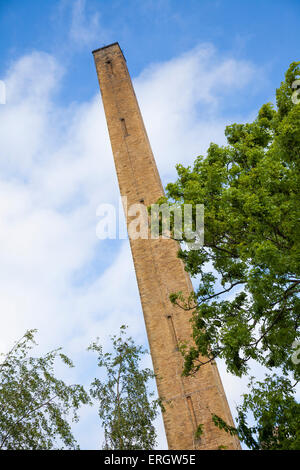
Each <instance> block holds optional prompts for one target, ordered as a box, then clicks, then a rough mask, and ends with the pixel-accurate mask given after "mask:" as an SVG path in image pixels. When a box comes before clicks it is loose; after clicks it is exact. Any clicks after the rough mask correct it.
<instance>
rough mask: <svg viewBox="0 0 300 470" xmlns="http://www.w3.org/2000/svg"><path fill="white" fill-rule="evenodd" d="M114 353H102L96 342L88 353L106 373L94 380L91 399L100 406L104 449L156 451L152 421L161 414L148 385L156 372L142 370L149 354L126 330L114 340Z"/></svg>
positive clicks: (121, 329)
mask: <svg viewBox="0 0 300 470" xmlns="http://www.w3.org/2000/svg"><path fill="white" fill-rule="evenodd" d="M111 339H112V346H113V351H112V352H106V353H104V352H103V349H102V346H101V345H100V344H99V343H98V341H97V342H94V343H93V344H92V345H91V346H90V347H89V350H91V351H94V352H96V353H97V355H98V365H99V367H100V368H102V369H104V371H105V378H103V379H100V378H95V380H94V381H93V383H92V384H91V395H92V396H93V397H94V398H95V399H96V400H97V402H98V404H99V417H100V419H101V422H102V425H103V428H104V436H105V442H104V444H103V448H104V449H121V450H124V449H153V448H154V446H155V443H156V431H155V428H154V425H153V420H154V419H155V418H156V416H157V413H158V406H159V401H158V400H151V398H152V396H153V393H154V392H151V393H149V392H148V389H147V385H148V381H149V380H150V379H152V378H153V377H154V374H153V372H152V371H151V370H150V369H148V368H146V369H141V368H140V364H139V363H140V360H141V358H142V356H143V355H144V354H145V353H146V352H147V351H146V350H145V349H144V348H142V347H141V346H137V345H135V343H134V341H133V340H132V338H130V337H126V327H125V326H122V327H121V328H120V334H119V336H116V335H115V336H112V338H111Z"/></svg>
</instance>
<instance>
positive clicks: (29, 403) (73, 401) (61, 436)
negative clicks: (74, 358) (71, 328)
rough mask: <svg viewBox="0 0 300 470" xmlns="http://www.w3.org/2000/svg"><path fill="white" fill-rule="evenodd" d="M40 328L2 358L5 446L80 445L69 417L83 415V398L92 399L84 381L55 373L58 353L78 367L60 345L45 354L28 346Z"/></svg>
mask: <svg viewBox="0 0 300 470" xmlns="http://www.w3.org/2000/svg"><path fill="white" fill-rule="evenodd" d="M35 331H36V330H29V331H27V332H26V334H25V335H24V336H23V337H22V338H21V339H20V340H19V341H17V342H16V344H15V345H14V347H13V348H12V349H11V350H10V351H9V352H8V354H6V355H4V354H1V356H2V362H1V363H0V449H14V450H16V449H32V450H37V449H46V450H49V449H57V448H60V449H62V448H67V449H75V448H78V446H77V445H76V441H75V438H74V436H73V434H72V431H71V427H70V424H69V421H68V417H70V418H71V417H72V419H73V421H77V420H78V409H79V407H80V405H81V404H87V403H89V402H90V398H89V395H88V394H87V393H86V392H85V391H84V389H83V387H82V386H80V385H66V384H65V383H64V382H63V380H59V379H57V378H56V377H55V375H54V372H53V367H54V362H55V359H57V358H60V359H61V360H62V361H63V363H65V364H66V365H67V366H69V367H73V365H72V362H71V361H70V359H69V358H68V357H67V356H65V355H64V354H62V353H61V352H60V349H56V350H54V351H50V352H49V353H47V354H45V355H44V356H42V357H32V356H30V355H29V351H30V350H31V349H32V347H33V344H35V343H34V334H35Z"/></svg>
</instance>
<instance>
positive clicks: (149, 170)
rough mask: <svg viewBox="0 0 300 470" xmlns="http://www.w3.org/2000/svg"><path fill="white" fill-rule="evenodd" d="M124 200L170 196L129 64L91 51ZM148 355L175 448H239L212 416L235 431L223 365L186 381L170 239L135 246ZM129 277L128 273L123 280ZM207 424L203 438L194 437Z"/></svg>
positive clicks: (111, 51) (186, 282) (107, 51)
mask: <svg viewBox="0 0 300 470" xmlns="http://www.w3.org/2000/svg"><path fill="white" fill-rule="evenodd" d="M93 55H94V59H95V64H96V70H97V75H98V79H99V84H100V90H101V94H102V99H103V104H104V110H105V115H106V120H107V126H108V131H109V136H110V142H111V146H112V151H113V155H114V161H115V166H116V171H117V175H118V181H119V186H120V192H121V196H127V202H128V206H130V205H131V204H136V203H143V204H145V205H146V206H148V205H150V204H153V203H156V202H157V200H158V198H159V197H161V196H163V195H164V191H163V187H162V184H161V180H160V177H159V174H158V170H157V167H156V163H155V160H154V157H153V153H152V150H151V147H150V143H149V139H148V136H147V133H146V129H145V126H144V122H143V118H142V115H141V112H140V108H139V105H138V102H137V99H136V96H135V92H134V89H133V86H132V82H131V79H130V75H129V73H128V69H127V65H126V60H125V58H124V55H123V53H122V50H121V48H120V46H119V44H118V43H114V44H111V45H109V46H105V47H102V48H100V49H97V50H95V51H93ZM130 245H131V251H132V257H133V261H134V267H135V272H136V278H137V282H138V287H139V293H140V298H141V303H142V308H143V312H144V319H145V323H146V329H147V334H148V340H149V344H150V351H151V356H152V361H153V366H154V372H155V374H156V375H157V388H158V393H159V396H160V397H161V398H162V399H163V400H164V405H165V408H166V410H165V412H164V413H163V419H164V426H165V431H166V436H167V441H168V445H169V449H218V448H220V446H225V447H226V448H227V449H239V448H240V445H239V441H238V440H237V438H236V437H232V436H230V435H229V434H227V433H226V432H225V431H221V430H220V429H219V428H217V427H216V426H215V425H214V423H213V422H212V418H211V415H212V413H215V414H217V415H218V416H221V417H222V418H223V419H224V420H225V421H226V422H228V423H230V424H233V422H232V417H231V413H230V409H229V407H228V403H227V399H226V396H225V393H224V389H223V386H222V383H221V380H220V377H219V373H218V370H217V366H216V365H215V364H214V363H211V362H210V363H208V364H206V365H205V366H203V367H201V369H200V370H199V372H198V373H197V374H196V375H195V376H194V377H182V375H181V372H182V366H183V360H182V356H181V354H180V352H179V351H178V348H177V344H178V341H180V340H186V339H190V334H191V326H190V323H189V318H190V317H189V313H187V312H184V311H183V310H182V309H180V308H178V307H176V306H173V305H172V304H171V302H170V300H169V295H170V294H171V293H173V292H178V291H182V292H183V293H184V294H186V295H188V294H189V293H190V292H191V290H192V284H191V281H190V278H189V276H188V274H187V273H186V271H185V270H184V266H183V263H182V262H181V260H179V258H178V257H177V252H178V249H179V245H178V243H177V242H176V241H174V240H172V239H161V238H160V239H147V240H145V239H136V240H133V239H131V240H130ZM124 275H125V274H124ZM199 424H202V425H203V434H202V436H201V438H200V439H196V437H195V431H196V429H197V427H198V426H199Z"/></svg>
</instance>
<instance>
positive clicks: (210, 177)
mask: <svg viewBox="0 0 300 470" xmlns="http://www.w3.org/2000/svg"><path fill="white" fill-rule="evenodd" d="M299 64H300V62H293V63H292V64H291V65H290V67H289V69H288V71H287V72H286V75H285V80H284V81H283V82H282V83H281V85H280V87H279V88H278V89H277V91H276V104H277V106H276V107H274V106H273V105H272V104H271V103H267V104H264V105H263V106H262V107H261V108H260V110H259V112H258V114H257V117H256V119H255V120H254V121H253V122H251V123H246V124H232V125H230V126H227V127H226V130H225V135H226V137H227V145H225V146H219V145H216V144H214V143H212V144H211V145H210V147H209V148H208V151H207V155H206V156H205V157H204V156H202V155H200V156H199V157H197V158H196V160H195V162H194V165H193V166H189V167H184V166H183V165H180V164H179V165H177V172H178V179H177V181H176V182H175V183H170V184H168V185H167V198H168V199H167V200H168V203H169V204H170V205H174V204H175V205H177V206H179V207H182V208H183V205H184V204H192V205H193V207H194V208H195V207H196V205H197V204H204V208H205V231H204V244H203V246H202V247H200V248H199V249H196V250H195V249H186V248H185V246H184V245H182V246H181V249H180V251H179V257H180V258H181V259H182V260H183V261H184V263H185V266H186V270H187V271H188V272H189V273H190V274H191V276H193V277H196V278H197V280H199V284H198V287H197V288H196V290H195V292H194V293H192V294H191V296H190V298H189V299H184V298H183V297H182V294H181V293H173V294H172V295H171V297H170V298H171V301H172V302H173V303H176V304H178V305H180V306H181V307H182V309H183V310H189V311H191V312H192V327H193V340H194V341H193V344H192V346H187V345H184V344H182V347H181V350H182V353H183V355H184V370H183V374H184V375H190V374H193V373H194V372H196V371H197V370H199V368H200V367H202V366H204V364H203V363H202V362H201V359H200V357H201V356H203V355H204V356H206V357H208V359H209V360H214V359H216V358H221V359H224V360H225V362H226V365H227V369H228V371H230V372H231V373H233V374H235V375H237V376H242V375H245V374H247V373H248V371H249V361H250V360H254V361H257V362H258V363H259V364H260V365H262V366H264V367H266V368H267V369H270V370H272V371H275V372H276V374H278V371H280V373H281V374H283V377H281V378H279V376H278V377H277V379H274V378H273V379H271V378H269V379H266V382H265V383H264V384H262V383H261V384H260V385H259V384H258V386H257V387H258V388H259V389H260V390H261V392H262V393H265V394H268V395H265V397H266V396H268V397H269V399H271V400H272V403H273V404H274V403H275V401H274V400H275V398H274V397H275V395H274V397H273V395H272V393H271V391H272V386H275V385H276V386H277V388H278V387H279V389H280V387H281V386H283V385H284V387H285V388H284V391H283V392H282V402H284V403H290V404H291V402H290V401H289V400H290V395H289V394H290V393H292V392H291V390H292V388H293V385H294V383H297V382H298V380H299V378H300V370H299V364H296V362H297V361H296V362H295V361H293V360H292V354H293V350H292V345H293V344H297V343H295V341H297V340H299V318H300V317H299V314H300V298H299V292H300V230H299V228H300V227H299V225H300V204H299V201H300V197H299V196H300V195H299V191H300V171H299V170H300V104H299V100H297V99H295V86H296V85H297V83H300V82H299V81H297V79H298V78H299V76H300V68H299ZM295 84H296V85H295ZM194 225H195V221H194ZM183 241H190V240H188V238H187V237H186V236H183ZM292 380H293V384H292V382H291V381H292ZM288 383H289V386H288V385H287V384H288ZM271 384H272V386H271ZM252 385H253V384H252ZM288 389H289V390H290V391H289V392H288V391H287V390H288ZM256 390H257V388H255V386H254V389H253V390H252V394H251V396H252V398H254V397H256V398H257V399H258V396H259V394H258V393H257V392H256ZM273 398H274V400H273ZM261 400H262V401H261V402H260V410H263V408H264V407H265V409H266V414H263V416H262V417H261V418H259V413H258V411H257V410H256V411H255V406H256V405H255V403H256V404H257V406H258V404H259V401H255V402H254V403H252V405H251V400H250V398H249V395H246V396H245V401H244V408H241V409H240V412H241V413H242V412H243V411H245V410H246V409H248V411H249V410H250V411H251V410H252V412H254V414H255V413H256V415H257V419H258V421H259V420H260V419H261V421H259V424H258V425H257V426H258V428H259V426H260V425H261V423H262V422H263V421H264V420H266V421H268V423H269V424H270V425H272V426H273V428H274V429H276V430H277V431H276V432H277V434H276V435H277V436H282V434H281V425H282V424H281V421H280V416H279V415H278V418H277V417H276V418H275V416H276V414H272V412H271V409H270V410H269V409H268V407H266V406H265V405H266V403H267V401H263V400H267V398H263V399H261ZM278 403H279V402H278ZM274 406H275V405H274ZM291 406H292V408H293V414H294V412H296V410H297V414H298V415H297V416H298V425H299V405H297V404H293V405H291ZM271 415H272V417H271ZM239 416H240V424H241V426H243V423H244V424H245V420H244V421H243V419H242V418H241V417H242V414H240V415H239ZM269 418H270V419H269ZM284 426H285V425H284ZM258 428H257V429H256V437H257V433H258V434H260V431H259V429H258ZM253 433H254V430H253ZM253 433H252V435H254V434H255V433H254V434H253ZM291 433H292V434H293V432H292V431H291ZM268 436H269V435H268ZM244 437H245V435H244ZM273 437H274V436H273ZM253 439H254V438H253ZM258 440H260V441H261V442H264V443H265V444H264V445H265V446H266V442H270V441H269V437H266V436H265V435H263V436H262V437H261V438H260V437H258ZM273 441H274V439H273ZM249 442H250V440H249V439H248V444H249ZM286 442H287V441H286ZM297 442H298V446H299V436H298V441H297Z"/></svg>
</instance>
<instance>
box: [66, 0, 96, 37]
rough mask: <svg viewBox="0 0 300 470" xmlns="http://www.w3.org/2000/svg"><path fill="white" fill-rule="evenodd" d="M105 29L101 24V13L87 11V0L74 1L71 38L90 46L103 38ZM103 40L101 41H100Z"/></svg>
mask: <svg viewBox="0 0 300 470" xmlns="http://www.w3.org/2000/svg"><path fill="white" fill-rule="evenodd" d="M104 36H105V31H104V29H103V26H102V25H101V24H100V13H99V12H98V11H93V12H92V13H90V14H88V13H87V4H86V0H75V1H74V2H72V12H71V27H70V39H71V40H73V41H75V42H76V43H77V44H78V45H81V46H88V45H90V44H92V43H93V41H95V40H98V42H99V40H100V39H103V38H104ZM100 42H101V41H100Z"/></svg>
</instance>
